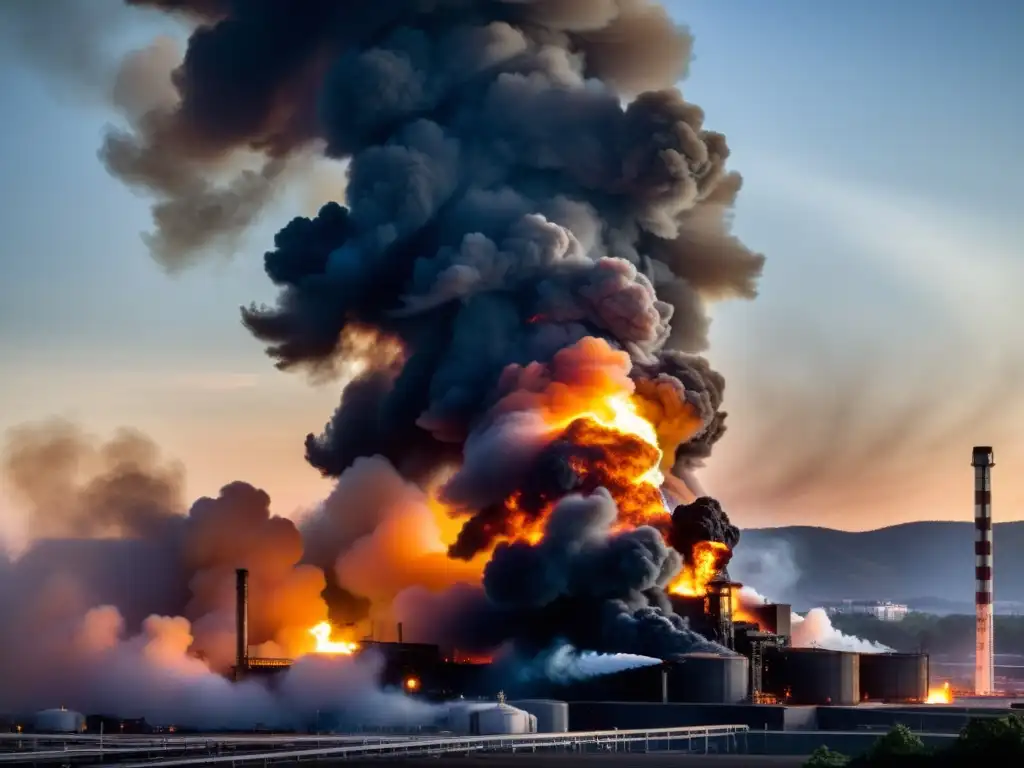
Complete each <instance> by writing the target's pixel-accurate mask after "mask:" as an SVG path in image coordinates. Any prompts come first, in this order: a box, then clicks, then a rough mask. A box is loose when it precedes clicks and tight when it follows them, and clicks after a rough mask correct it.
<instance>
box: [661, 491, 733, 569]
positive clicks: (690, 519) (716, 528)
mask: <svg viewBox="0 0 1024 768" xmlns="http://www.w3.org/2000/svg"><path fill="white" fill-rule="evenodd" d="M704 541H715V542H718V543H721V544H725V546H726V547H728V549H726V550H724V551H723V552H722V555H721V556H720V557H719V558H718V560H717V562H716V566H717V570H721V569H723V568H725V567H726V566H727V565H728V564H729V560H730V558H731V557H732V550H733V549H734V548H735V547H736V545H737V544H738V543H739V541H740V529H739V528H737V527H736V526H735V525H733V524H732V523H730V522H729V516H728V515H727V514H726V513H725V510H723V509H722V505H721V504H719V503H718V502H717V501H716V500H715V499H712V498H711V497H710V496H701V497H700V498H698V499H696V500H695V501H693V502H692V503H690V504H682V505H680V506H678V507H676V508H675V511H674V512H673V513H672V527H671V529H670V530H669V533H668V542H669V544H670V545H671V546H672V547H673V548H674V549H675V550H676V551H678V552H682V553H684V555H686V554H688V553H691V552H693V551H694V548H695V547H696V546H697V545H698V544H700V543H701V542H704Z"/></svg>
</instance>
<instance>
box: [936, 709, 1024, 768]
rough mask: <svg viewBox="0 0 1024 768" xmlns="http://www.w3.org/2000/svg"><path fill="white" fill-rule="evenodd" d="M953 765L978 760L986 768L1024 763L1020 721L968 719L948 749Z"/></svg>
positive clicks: (1011, 718)
mask: <svg viewBox="0 0 1024 768" xmlns="http://www.w3.org/2000/svg"><path fill="white" fill-rule="evenodd" d="M948 754H949V755H950V757H952V758H955V759H956V760H957V762H961V761H966V760H982V761H985V765H986V766H989V765H991V766H993V768H995V766H998V765H1000V764H1005V765H1009V764H1010V763H1009V762H1008V761H1011V760H1012V761H1014V764H1016V765H1019V764H1020V763H1021V760H1024V720H1021V718H1020V717H1019V716H1017V715H1010V716H1009V717H998V718H996V717H986V718H972V719H971V720H969V721H968V722H967V725H966V726H965V727H964V729H963V730H962V731H961V732H960V736H959V738H958V739H957V740H956V741H955V742H954V743H953V745H952V746H951V747H950V748H949V750H948Z"/></svg>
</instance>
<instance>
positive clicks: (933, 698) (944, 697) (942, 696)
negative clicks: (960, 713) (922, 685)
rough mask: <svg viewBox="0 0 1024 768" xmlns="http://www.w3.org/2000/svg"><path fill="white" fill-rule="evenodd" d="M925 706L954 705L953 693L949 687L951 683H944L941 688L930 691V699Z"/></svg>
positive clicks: (926, 700)
mask: <svg viewBox="0 0 1024 768" xmlns="http://www.w3.org/2000/svg"><path fill="white" fill-rule="evenodd" d="M924 703H925V704H952V703H953V691H952V690H951V689H950V687H949V683H948V682H946V683H943V684H942V687H941V688H932V689H931V690H930V691H928V698H927V699H925V700H924Z"/></svg>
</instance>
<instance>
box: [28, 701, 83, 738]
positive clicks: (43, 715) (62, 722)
mask: <svg viewBox="0 0 1024 768" xmlns="http://www.w3.org/2000/svg"><path fill="white" fill-rule="evenodd" d="M33 725H34V726H35V730H36V731H37V732H39V733H81V732H82V731H84V730H85V715H83V714H82V713H81V712H73V711H72V710H70V709H64V708H63V707H62V708H60V709H44V710H43V711H42V712H37V713H36V716H35V718H34V719H33Z"/></svg>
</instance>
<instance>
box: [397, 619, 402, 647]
mask: <svg viewBox="0 0 1024 768" xmlns="http://www.w3.org/2000/svg"><path fill="white" fill-rule="evenodd" d="M398 642H399V644H401V642H402V622H398Z"/></svg>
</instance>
